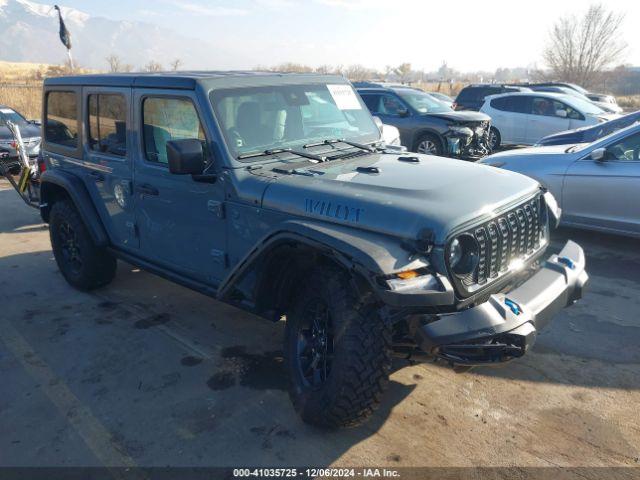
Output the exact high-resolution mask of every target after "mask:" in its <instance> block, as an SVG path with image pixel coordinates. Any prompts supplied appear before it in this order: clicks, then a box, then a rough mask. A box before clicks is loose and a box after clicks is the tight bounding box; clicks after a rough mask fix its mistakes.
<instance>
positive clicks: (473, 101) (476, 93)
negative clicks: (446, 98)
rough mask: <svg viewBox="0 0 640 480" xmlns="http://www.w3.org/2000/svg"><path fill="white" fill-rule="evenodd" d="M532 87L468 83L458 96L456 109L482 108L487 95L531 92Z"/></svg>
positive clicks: (454, 106) (455, 104) (454, 105)
mask: <svg viewBox="0 0 640 480" xmlns="http://www.w3.org/2000/svg"><path fill="white" fill-rule="evenodd" d="M530 91H531V89H530V88H526V87H518V86H515V85H501V84H495V83H480V84H472V85H467V86H466V87H464V88H463V89H462V90H460V93H459V94H458V96H457V97H456V102H455V103H454V104H453V108H454V109H455V110H476V111H477V110H480V107H482V104H483V103H484V99H485V97H488V96H489V95H498V94H500V93H509V92H530Z"/></svg>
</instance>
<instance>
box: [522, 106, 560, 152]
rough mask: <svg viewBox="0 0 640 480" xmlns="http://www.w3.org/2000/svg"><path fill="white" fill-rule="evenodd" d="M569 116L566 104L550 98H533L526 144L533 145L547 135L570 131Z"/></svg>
mask: <svg viewBox="0 0 640 480" xmlns="http://www.w3.org/2000/svg"><path fill="white" fill-rule="evenodd" d="M561 112H564V113H561ZM568 115H569V112H568V111H567V106H566V105H565V104H564V103H562V102H560V101H558V100H554V99H552V98H549V97H538V96H533V97H532V100H531V115H529V117H528V118H529V120H528V122H527V133H526V138H525V141H524V143H525V144H527V145H533V144H534V143H536V142H537V141H538V140H540V139H541V138H543V137H546V136H547V135H551V134H552V133H557V132H563V131H565V130H569V127H570V125H571V120H570V119H569V116H568Z"/></svg>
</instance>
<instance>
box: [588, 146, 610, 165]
mask: <svg viewBox="0 0 640 480" xmlns="http://www.w3.org/2000/svg"><path fill="white" fill-rule="evenodd" d="M590 158H591V160H594V161H596V162H604V161H605V160H606V159H607V149H606V148H603V147H600V148H596V149H595V150H594V151H593V152H591V155H590Z"/></svg>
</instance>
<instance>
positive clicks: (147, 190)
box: [135, 183, 159, 196]
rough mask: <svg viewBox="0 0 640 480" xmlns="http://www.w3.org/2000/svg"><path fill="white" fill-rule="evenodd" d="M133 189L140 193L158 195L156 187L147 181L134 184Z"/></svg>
mask: <svg viewBox="0 0 640 480" xmlns="http://www.w3.org/2000/svg"><path fill="white" fill-rule="evenodd" d="M135 191H136V192H137V193H141V194H142V195H154V196H155V195H158V193H159V192H158V189H157V188H156V187H154V186H152V185H149V184H148V183H144V184H142V185H136V188H135Z"/></svg>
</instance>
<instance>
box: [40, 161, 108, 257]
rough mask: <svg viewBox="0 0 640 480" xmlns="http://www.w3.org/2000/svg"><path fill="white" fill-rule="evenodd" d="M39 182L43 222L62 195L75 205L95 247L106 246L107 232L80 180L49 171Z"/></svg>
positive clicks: (66, 173) (63, 173)
mask: <svg viewBox="0 0 640 480" xmlns="http://www.w3.org/2000/svg"><path fill="white" fill-rule="evenodd" d="M40 182H41V184H40V216H41V217H42V220H43V221H44V222H46V223H48V222H49V212H50V211H51V206H52V205H53V203H55V201H56V200H58V199H59V198H60V195H61V194H64V195H66V196H67V197H68V198H69V199H70V200H71V201H72V202H73V204H74V205H75V207H76V209H77V210H78V213H79V214H80V217H81V218H82V221H83V222H84V224H85V225H86V227H87V229H88V230H89V233H90V235H91V238H92V239H93V241H94V243H95V244H96V246H99V247H104V246H107V245H108V243H109V237H108V236H107V232H106V230H105V228H104V225H103V224H102V221H101V220H100V216H99V215H98V212H97V211H96V209H95V206H94V205H93V201H92V200H91V196H90V195H89V192H88V191H87V188H86V187H85V185H84V183H83V182H82V180H81V179H80V178H78V177H77V176H76V175H73V174H71V173H68V172H62V171H59V170H54V169H51V170H47V171H45V172H44V173H43V174H42V177H41V179H40Z"/></svg>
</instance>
